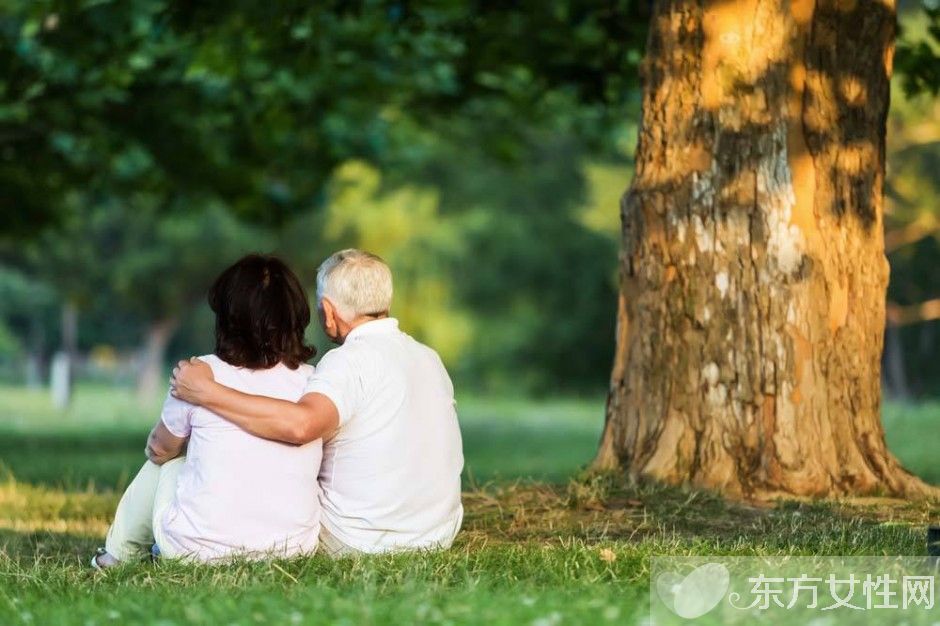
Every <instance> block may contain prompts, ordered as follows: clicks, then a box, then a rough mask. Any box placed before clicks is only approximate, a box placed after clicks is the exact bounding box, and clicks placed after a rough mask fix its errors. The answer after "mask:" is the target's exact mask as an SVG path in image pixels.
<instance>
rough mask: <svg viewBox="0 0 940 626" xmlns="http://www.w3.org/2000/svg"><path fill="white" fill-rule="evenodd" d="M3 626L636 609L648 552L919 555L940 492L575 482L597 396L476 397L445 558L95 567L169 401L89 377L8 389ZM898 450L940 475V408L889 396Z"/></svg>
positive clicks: (551, 615) (0, 489)
mask: <svg viewBox="0 0 940 626" xmlns="http://www.w3.org/2000/svg"><path fill="white" fill-rule="evenodd" d="M0 407H2V408H0V466H2V468H0V472H2V473H3V474H4V476H3V478H0V625H4V626H5V625H7V624H28V625H30V626H33V625H42V626H45V625H47V624H79V625H82V626H85V625H96V626H98V625H102V624H160V625H166V626H169V625H172V624H246V625H247V624H324V623H337V624H350V625H358V624H412V623H422V624H425V623H426V624H532V625H535V626H557V625H561V624H604V623H610V624H636V623H639V622H640V621H642V619H643V618H644V617H645V614H646V611H647V606H648V605H647V603H648V597H647V589H648V585H649V570H648V568H649V563H648V559H649V557H650V556H652V555H661V554H675V555H691V554H721V555H751V554H833V555H882V554H923V550H924V540H923V539H924V537H923V535H924V526H925V525H926V524H927V523H928V521H931V520H933V521H937V520H938V519H940V507H938V505H936V504H933V505H931V504H926V503H905V502H887V501H880V502H878V503H877V504H870V503H869V504H864V505H863V504H860V503H850V502H827V503H795V502H787V503H780V504H778V505H776V506H746V505H732V504H727V503H725V502H723V501H721V500H720V499H717V498H715V497H714V496H712V495H710V494H707V493H702V492H695V491H688V490H682V489H665V488H654V487H633V488H624V487H621V486H619V485H617V484H615V482H613V481H611V480H610V479H609V478H603V477H600V478H595V479H592V480H583V479H582V480H576V479H575V478H574V477H575V476H576V475H577V473H578V471H579V469H580V468H581V467H582V466H583V465H584V464H585V463H586V462H587V461H589V460H590V458H591V456H592V454H593V452H594V448H595V445H596V443H597V438H598V435H599V430H600V426H601V421H602V413H603V400H602V399H596V400H556V401H545V402H532V401H521V400H490V399H474V398H466V399H464V400H462V401H461V421H462V427H463V432H464V447H465V452H466V459H467V471H466V480H465V489H466V493H465V496H464V502H465V507H466V520H465V524H464V530H463V532H462V533H461V535H460V537H459V538H458V541H457V543H456V545H455V546H454V548H453V549H451V550H449V551H447V552H443V553H437V554H422V555H395V556H385V557H375V558H366V559H360V560H342V561H335V562H334V561H330V560H328V559H326V558H323V557H320V556H317V557H313V558H308V559H294V560H289V561H279V562H270V563H254V564H253V563H238V564H234V565H231V566H226V567H198V566H185V565H180V564H175V563H169V562H163V563H159V564H157V565H151V564H132V565H128V566H125V567H122V568H119V569H117V570H113V571H110V572H107V573H106V574H104V575H94V574H92V573H91V572H90V571H88V569H87V568H86V561H87V559H88V557H89V555H90V553H91V551H92V550H93V549H94V548H95V547H96V546H98V545H101V543H102V537H103V535H104V532H105V530H106V529H107V524H108V521H109V516H110V515H111V513H112V512H113V509H114V506H115V505H116V503H117V498H118V497H119V495H120V489H121V488H122V487H123V485H124V484H126V482H127V480H128V478H129V477H130V476H131V475H132V473H133V472H134V471H136V469H137V467H138V466H139V465H140V462H141V460H142V447H143V442H144V436H145V435H146V432H147V429H148V427H149V426H150V424H151V422H152V420H153V416H154V415H155V413H154V411H156V407H153V408H152V409H149V410H145V409H141V408H140V407H138V406H137V405H136V404H135V402H134V400H133V398H132V397H131V396H130V395H124V394H122V393H120V392H116V391H113V390H108V389H101V388H93V387H86V388H82V389H80V391H79V394H78V395H77V397H76V401H75V403H74V406H73V408H72V409H71V410H70V411H69V412H68V413H67V414H65V415H56V414H55V413H54V412H53V411H52V410H51V409H50V407H49V405H48V402H47V400H46V398H45V396H43V395H41V394H34V393H29V392H25V391H22V390H15V389H3V388H0ZM885 425H886V429H887V431H888V438H889V441H890V443H891V446H892V449H893V450H894V451H895V453H896V454H897V455H898V456H899V457H900V458H901V459H902V461H904V463H905V464H906V465H907V466H908V467H909V468H910V469H912V470H913V471H915V472H916V473H918V474H920V475H921V476H923V477H925V478H927V479H929V480H930V481H932V482H934V483H940V463H938V462H937V460H936V459H937V456H936V452H935V445H936V433H937V432H938V428H940V406H938V405H924V406H919V407H902V406H889V407H888V408H887V409H886V411H885Z"/></svg>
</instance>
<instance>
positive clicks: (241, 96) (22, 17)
mask: <svg viewBox="0 0 940 626" xmlns="http://www.w3.org/2000/svg"><path fill="white" fill-rule="evenodd" d="M643 6H644V5H643V3H638V2H630V1H627V0H619V1H617V2H613V3H610V2H599V1H598V0H583V1H580V2H564V1H560V0H554V1H553V2H551V3H549V4H547V5H546V4H545V3H544V2H521V3H515V4H513V5H505V6H500V5H494V4H490V3H478V2H470V1H468V0H452V1H450V2H434V3H414V4H412V3H399V2H381V1H375V0H373V1H363V2H354V3H347V2H342V3H336V2H325V3H309V2H299V1H294V2H286V3H276V4H259V3H254V2H225V3H220V2H212V3H208V4H206V3H202V4H199V5H193V4H191V3H181V2H172V1H170V0H132V1H129V2H107V1H105V2H102V1H90V0H86V1H84V2H75V3H67V4H62V3H58V2H52V1H51V0H45V1H41V2H35V1H32V0H30V1H26V0H9V1H8V2H6V3H5V5H4V17H3V18H2V22H0V66H2V67H4V70H5V72H4V77H3V79H2V80H0V148H2V150H0V183H2V184H3V186H4V188H5V189H6V190H7V193H6V194H5V195H4V200H3V202H4V203H3V205H2V206H0V216H2V220H3V221H2V222H0V232H4V233H7V234H10V233H18V232H19V233H21V232H25V231H29V230H32V229H34V228H35V227H36V226H37V225H42V224H46V223H48V222H49V221H50V220H52V219H55V218H58V217H61V216H62V214H63V213H64V211H65V209H64V207H63V206H62V199H63V198H65V197H66V196H67V195H68V193H69V192H70V191H71V190H74V189H81V190H83V191H89V190H94V191H95V192H97V193H99V194H102V195H105V196H121V195H123V194H126V193H130V192H131V191H133V190H141V189H146V190H148V191H150V192H152V193H157V194H162V195H164V196H167V197H171V196H174V195H182V196H184V197H186V198H188V199H191V198H193V197H204V196H211V197H213V198H215V199H216V200H218V201H220V202H223V203H224V204H226V206H228V207H229V208H230V209H231V210H232V211H234V212H235V213H236V214H239V215H247V216H251V217H252V218H254V219H257V220H259V221H262V222H265V223H275V222H280V221H282V220H283V219H284V218H285V217H286V216H288V215H290V214H291V213H294V212H296V211H298V210H307V209H309V208H311V207H316V206H318V205H319V204H320V201H321V200H322V193H323V187H324V183H325V181H326V180H327V179H328V177H329V176H330V174H331V173H332V171H333V169H334V168H335V167H336V166H337V165H338V164H339V163H341V162H343V161H345V160H348V159H350V158H365V159H369V160H373V161H375V162H382V163H388V162H397V161H403V162H407V161H408V160H409V159H410V160H413V159H419V160H420V159H422V158H426V157H427V156H428V150H427V148H426V143H427V142H426V139H427V137H428V136H430V135H428V133H429V131H434V130H440V129H445V128H446V127H447V125H448V124H450V122H451V121H453V120H463V119H469V120H474V121H475V122H479V123H477V124H476V128H477V132H478V138H479V139H480V141H481V143H482V144H484V145H487V146H488V147H489V148H490V149H491V150H492V151H493V152H494V153H501V154H504V155H506V154H509V153H511V152H512V143H513V137H514V136H516V135H517V134H518V133H519V132H520V131H521V130H522V129H523V128H524V127H525V126H526V124H520V123H519V120H520V119H527V120H529V121H530V122H531V123H532V124H536V125H542V124H551V125H559V124H560V125H563V126H567V127H569V128H571V129H576V130H578V131H579V132H580V131H587V130H588V129H591V130H592V131H593V133H594V135H595V137H600V138H603V134H602V133H600V132H599V130H600V128H602V125H598V124H596V123H594V122H596V120H597V119H599V118H601V117H604V116H606V115H607V111H608V110H609V111H611V112H612V113H613V114H614V115H617V114H618V112H619V108H618V107H619V106H620V105H621V104H622V103H623V102H624V100H625V98H626V97H627V95H628V88H629V87H630V86H631V84H632V78H631V77H632V76H634V75H635V67H636V64H637V62H638V59H639V54H638V53H637V48H638V46H639V44H640V42H641V39H642V33H643V30H644V28H645V26H644V25H643V21H642V20H640V19H637V18H638V17H639V14H638V12H637V11H638V10H640V9H638V7H643ZM574 103H584V104H585V105H586V106H587V107H588V108H586V109H584V110H581V109H579V108H577V107H575V106H573V104H574ZM611 106H612V107H613V108H612V109H608V107H611ZM435 121H436V122H437V123H436V124H435V123H434V122H435ZM180 205H181V206H188V207H192V206H194V205H193V204H192V203H190V202H183V203H169V204H167V205H166V206H165V207H164V208H165V209H171V208H173V207H177V208H178V206H180ZM195 206H199V204H196V205H195Z"/></svg>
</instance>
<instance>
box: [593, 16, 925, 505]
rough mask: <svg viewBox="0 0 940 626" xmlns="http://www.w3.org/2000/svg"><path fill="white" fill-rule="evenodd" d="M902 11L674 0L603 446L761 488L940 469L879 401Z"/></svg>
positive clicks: (702, 478) (652, 69)
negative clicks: (901, 434)
mask: <svg viewBox="0 0 940 626" xmlns="http://www.w3.org/2000/svg"><path fill="white" fill-rule="evenodd" d="M895 19H896V16H895V10H894V7H893V6H892V5H891V3H890V1H889V2H869V1H866V0H861V1H851V2H846V1H841V0H817V1H816V2H815V3H814V2H813V0H792V1H791V2H783V1H782V0H731V1H726V2H707V1H702V0H661V1H658V2H656V3H655V6H654V9H653V15H652V19H651V23H650V31H649V39H648V44H647V54H646V59H645V61H644V63H643V66H642V69H641V72H642V79H643V114H642V122H641V128H640V136H639V142H638V146H637V155H636V176H635V178H634V180H633V183H632V185H631V187H630V189H629V190H628V192H627V194H626V195H625V196H624V199H623V202H622V219H623V242H622V243H623V250H622V257H621V296H620V307H619V318H618V322H619V329H618V336H617V351H616V359H615V364H614V368H613V374H612V379H611V389H610V397H609V402H608V414H607V423H606V428H605V431H604V435H603V438H602V441H601V449H600V451H599V454H598V459H597V464H598V465H599V466H601V467H622V468H624V469H626V470H627V471H628V472H629V474H630V475H632V476H633V477H636V478H652V479H656V480H662V481H666V482H671V483H691V484H694V485H697V486H703V487H707V488H714V489H718V490H720V491H722V492H724V493H727V494H730V495H735V496H745V497H753V496H757V497H766V496H773V495H776V494H799V495H807V496H828V495H837V494H849V493H853V494H858V493H891V494H899V495H918V494H925V493H928V492H930V491H931V489H930V487H928V486H926V485H924V484H923V483H922V482H921V481H919V480H918V479H916V478H915V477H913V476H911V475H910V474H909V473H908V472H906V471H905V470H904V469H903V468H902V467H901V466H900V464H899V463H898V461H897V460H896V459H895V458H894V457H893V456H892V455H891V453H890V452H889V451H888V450H887V448H886V446H885V441H884V433H883V430H882V426H881V421H880V404H881V396H880V385H879V383H880V381H879V376H880V361H881V351H882V336H883V335H882V333H883V330H884V324H885V290H886V286H887V282H888V264H887V261H886V260H885V255H884V238H883V222H882V218H883V185H884V153H885V117H886V114H887V110H888V99H889V98H888V95H889V81H890V75H891V67H892V55H893V49H894V37H895Z"/></svg>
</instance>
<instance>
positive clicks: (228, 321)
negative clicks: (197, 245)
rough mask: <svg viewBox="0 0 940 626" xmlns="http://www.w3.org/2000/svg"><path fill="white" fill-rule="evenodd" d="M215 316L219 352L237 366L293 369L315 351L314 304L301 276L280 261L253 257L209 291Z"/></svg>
mask: <svg viewBox="0 0 940 626" xmlns="http://www.w3.org/2000/svg"><path fill="white" fill-rule="evenodd" d="M209 307H210V308H211V309H212V312H213V313H215V354H216V356H218V357H219V358H220V359H222V360H223V361H225V362H226V363H229V364H230V365H234V366H236V367H247V368H250V369H267V368H269V367H274V366H275V365H277V364H278V363H283V364H284V365H286V366H287V367H289V368H291V369H296V368H297V366H298V365H300V364H301V363H304V362H306V361H308V360H309V359H311V358H312V357H313V355H314V354H316V349H315V348H313V347H310V346H307V345H306V344H305V343H304V330H305V329H306V328H307V325H308V324H309V323H310V303H309V302H308V301H307V294H306V293H305V292H304V288H303V287H302V286H301V284H300V281H299V280H298V279H297V276H296V275H295V274H294V273H293V272H292V271H291V270H290V268H289V267H287V265H285V264H284V262H283V261H281V260H280V259H278V258H276V257H273V256H266V255H260V254H249V255H248V256H246V257H243V258H242V259H240V260H239V261H237V262H236V263H235V264H234V265H232V266H231V267H229V268H228V269H227V270H225V271H224V272H222V274H221V275H220V276H219V277H218V278H216V279H215V283H213V285H212V287H210V288H209Z"/></svg>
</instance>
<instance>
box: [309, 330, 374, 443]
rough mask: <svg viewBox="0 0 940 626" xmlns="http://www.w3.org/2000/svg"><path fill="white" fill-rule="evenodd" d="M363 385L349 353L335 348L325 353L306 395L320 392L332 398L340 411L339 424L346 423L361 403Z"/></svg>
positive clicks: (311, 377) (310, 380)
mask: <svg viewBox="0 0 940 626" xmlns="http://www.w3.org/2000/svg"><path fill="white" fill-rule="evenodd" d="M361 390H362V385H361V383H360V380H359V375H358V372H357V368H355V367H353V365H352V363H351V359H350V357H349V355H347V354H343V353H342V352H341V351H340V349H338V348H337V349H334V350H330V351H329V352H327V353H326V354H325V355H323V358H322V359H320V362H319V363H318V364H317V368H316V370H315V371H314V372H313V374H311V376H310V378H309V379H308V380H307V386H306V387H305V388H304V395H306V394H308V393H320V394H323V395H324V396H326V397H327V398H329V399H330V401H331V402H333V404H334V405H335V406H336V411H337V413H339V425H340V426H342V425H344V424H346V423H347V422H348V421H349V419H350V418H351V417H352V416H353V415H355V413H356V410H357V409H358V407H359V405H360V396H361V395H362V391H361Z"/></svg>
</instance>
